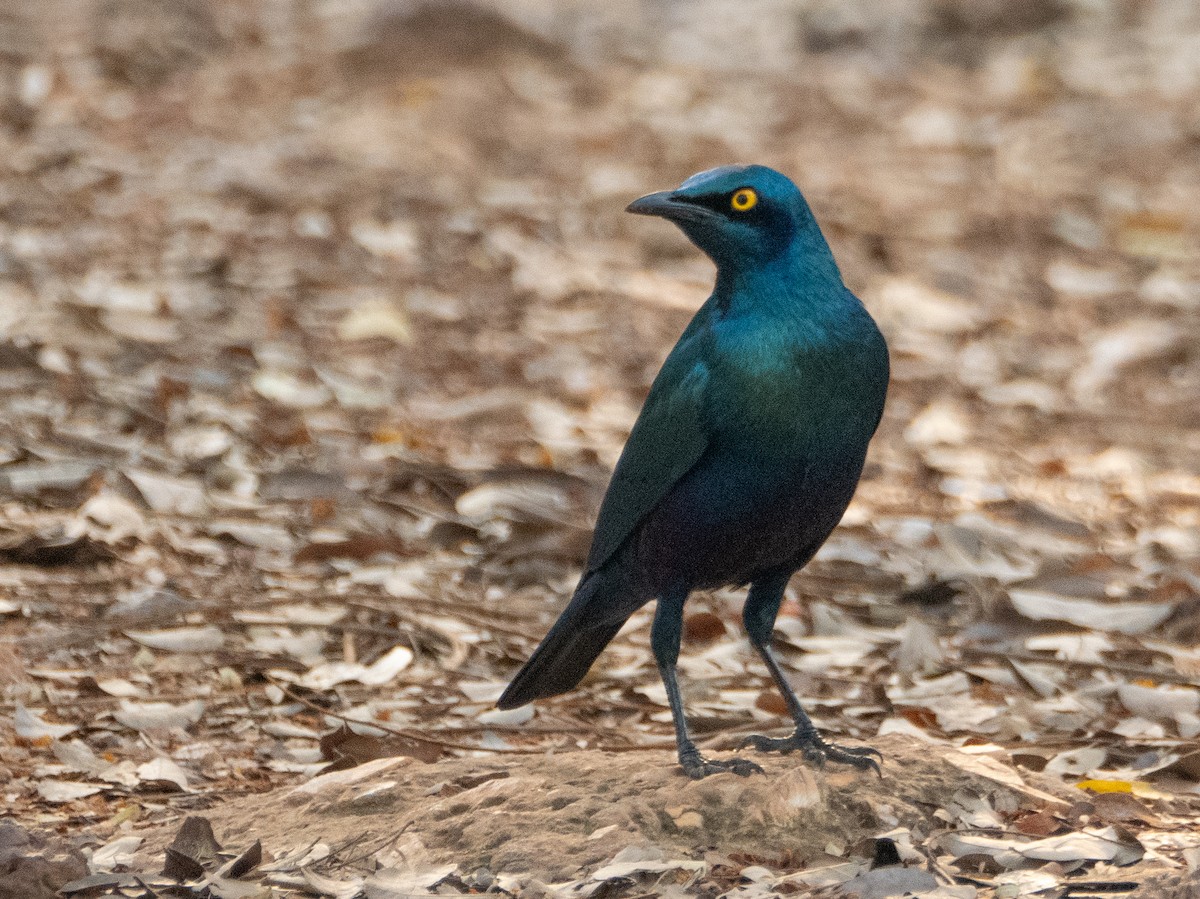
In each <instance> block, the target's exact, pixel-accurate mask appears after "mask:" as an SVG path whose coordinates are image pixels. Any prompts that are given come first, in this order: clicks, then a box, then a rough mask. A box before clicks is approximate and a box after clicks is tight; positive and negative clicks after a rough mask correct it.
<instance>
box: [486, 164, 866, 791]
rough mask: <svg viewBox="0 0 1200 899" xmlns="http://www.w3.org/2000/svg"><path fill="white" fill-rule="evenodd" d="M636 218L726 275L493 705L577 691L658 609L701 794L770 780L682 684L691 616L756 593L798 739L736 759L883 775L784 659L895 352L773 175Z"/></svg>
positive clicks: (787, 188)
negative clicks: (818, 714)
mask: <svg viewBox="0 0 1200 899" xmlns="http://www.w3.org/2000/svg"><path fill="white" fill-rule="evenodd" d="M627 211H628V212H631V213H635V214H637V215H646V216H657V217H660V218H664V219H666V220H668V221H670V222H673V223H674V224H675V225H677V226H678V227H679V228H680V229H681V230H682V231H683V233H684V234H685V235H686V236H687V237H688V238H689V239H690V240H691V242H692V243H693V244H695V245H696V247H698V248H699V249H700V250H701V251H703V252H704V253H705V254H707V255H708V257H709V258H710V259H711V260H712V262H713V263H714V264H715V265H716V281H715V285H714V287H713V291H712V294H711V296H709V298H708V300H707V301H706V302H705V303H704V304H703V305H702V306H701V307H700V309H699V310H698V311H697V313H696V315H695V316H694V317H693V318H692V320H691V322H690V323H689V324H688V325H687V327H686V328H685V330H684V331H683V334H682V336H681V337H680V338H679V341H678V343H676V345H675V347H674V348H673V349H672V350H671V352H670V354H669V355H668V356H667V358H666V360H665V361H664V363H663V365H662V368H661V370H660V371H659V373H658V375H657V376H656V377H655V379H654V382H653V384H652V385H651V387H650V392H649V394H648V395H647V397H646V401H645V404H644V405H643V407H642V410H641V412H640V413H639V415H638V418H637V420H636V421H635V423H634V425H633V429H632V430H631V432H630V435H629V438H628V440H627V441H626V444H625V447H624V449H623V451H622V453H621V456H620V458H619V459H618V461H617V465H616V468H615V469H614V470H613V475H612V479H611V481H610V482H609V485H608V489H607V491H606V492H605V495H604V499H603V501H602V503H601V506H600V511H599V514H598V516H597V520H596V526H595V529H594V532H593V536H592V544H591V549H590V551H589V554H588V557H587V562H586V564H585V566H584V571H583V574H582V576H581V578H580V580H579V583H578V586H577V587H576V589H575V592H574V594H573V596H572V597H571V600H570V601H569V602H568V604H567V606H566V607H565V609H564V610H563V612H562V614H561V615H560V616H559V618H558V620H557V621H556V622H555V623H554V625H553V626H552V627H551V628H550V630H549V632H548V633H547V634H546V636H545V638H544V639H543V640H542V641H541V643H540V644H539V645H538V646H537V648H536V649H535V650H534V652H533V654H532V655H531V656H530V657H529V660H528V661H527V662H526V663H525V665H524V666H523V667H522V668H521V669H520V670H519V671H518V672H517V674H516V675H515V677H514V678H513V679H512V681H511V682H510V683H509V685H508V686H507V688H506V689H505V691H504V692H503V694H502V695H501V696H500V699H499V700H498V702H497V705H498V707H499V708H501V709H511V708H517V707H519V706H523V705H525V704H527V703H529V702H531V701H533V700H535V699H541V698H545V697H549V696H556V695H559V694H562V693H565V692H567V691H569V690H571V689H572V688H574V687H575V686H576V685H578V683H579V682H580V681H581V680H582V679H583V677H584V675H585V674H586V673H587V672H588V670H589V669H590V668H591V666H592V663H593V662H594V661H595V660H596V658H597V657H598V656H599V655H600V653H601V651H602V650H603V649H604V647H605V646H607V645H608V643H609V641H611V640H612V638H613V637H614V636H615V635H616V634H617V631H619V630H620V629H621V627H622V625H624V623H625V622H626V621H627V620H628V619H629V617H630V616H631V615H632V614H633V613H634V612H636V611H637V610H638V609H640V608H642V607H643V606H644V605H646V604H647V603H649V602H650V601H651V600H655V601H656V606H655V611H654V619H653V624H652V625H651V631H650V644H651V649H652V650H653V654H654V658H655V661H656V663H657V666H658V670H659V674H660V676H661V677H662V681H663V684H664V686H665V687H666V694H667V700H668V702H669V704H670V707H671V717H672V720H673V723H674V727H675V741H676V748H677V752H678V759H679V765H680V767H681V768H682V769H683V772H684V773H685V774H686V775H687V776H688V777H690V778H692V779H700V778H703V777H705V776H707V775H710V774H715V773H718V772H722V771H731V772H733V773H734V774H738V775H742V776H746V775H750V774H754V773H761V772H762V767H761V766H760V765H758V764H757V763H756V762H754V761H753V760H751V759H748V758H742V757H740V756H735V757H733V758H727V759H718V758H708V757H706V756H704V755H702V754H701V753H700V751H699V750H698V748H697V747H696V745H695V743H694V742H693V740H692V738H691V736H690V733H689V731H688V724H687V718H686V716H685V714H684V706H683V700H682V697H681V694H680V690H679V683H678V678H677V676H676V664H677V661H678V658H679V651H680V642H681V636H682V631H683V610H684V603H685V602H686V601H687V599H688V596H689V594H691V593H692V592H693V591H695V590H709V589H715V588H719V587H728V586H732V587H741V586H745V585H749V590H748V592H747V595H746V600H745V604H744V606H743V611H742V620H743V623H744V626H745V629H746V634H747V636H748V637H749V641H750V643H751V645H752V646H753V648H754V650H755V651H756V652H757V654H758V655H759V657H760V658H761V659H762V661H763V663H764V664H765V665H766V668H767V671H768V672H769V673H770V675H771V678H772V679H773V680H774V682H775V685H776V687H777V689H778V690H779V692H780V693H781V694H782V697H783V699H784V701H785V703H786V706H787V709H788V712H789V714H790V716H791V718H792V719H793V722H794V725H795V728H794V730H793V732H792V733H791V734H790V735H788V736H785V737H768V736H764V735H761V734H759V735H754V736H751V737H748V738H746V740H744V741H742V743H741V745H740V747H739V748H740V749H745V748H748V747H749V748H753V749H755V750H756V751H759V752H779V753H785V754H786V753H790V752H794V751H799V752H801V753H802V755H803V757H804V759H805V760H806V761H807V762H808V763H809V764H811V765H813V766H816V767H819V766H822V765H824V764H825V763H826V762H829V761H831V762H836V763H841V764H847V765H850V766H853V767H854V768H856V769H859V770H874V771H875V772H876V773H879V772H880V767H879V762H880V761H882V759H883V757H882V755H881V754H880V753H879V752H877V751H876V750H875V749H873V748H870V747H867V746H855V747H847V746H840V745H838V744H836V743H832V742H829V741H827V740H826V739H825V738H824V737H823V736H822V735H821V734H820V733H819V732H818V731H817V729H816V727H815V726H814V725H813V723H812V721H811V719H810V718H809V716H808V715H807V714H806V713H805V711H804V709H803V708H802V707H801V704H800V701H799V699H798V698H797V697H796V694H795V691H794V690H793V689H792V687H791V685H790V684H789V683H788V679H787V676H786V674H785V672H784V669H783V667H782V665H781V664H780V662H779V660H778V658H777V657H776V654H775V652H774V650H773V649H772V647H771V634H772V631H773V629H774V627H775V619H776V617H777V615H778V613H779V609H780V605H781V603H782V601H783V598H784V591H785V589H786V587H787V584H788V581H789V579H790V578H791V576H792V575H793V574H794V573H795V572H797V571H799V570H800V569H801V568H803V567H804V566H805V565H806V564H807V563H808V561H809V560H810V559H811V558H812V557H813V555H815V554H816V552H817V550H818V549H819V548H820V547H821V545H822V544H823V543H824V542H825V540H826V538H828V537H829V535H830V533H831V532H832V531H833V529H834V528H835V527H836V526H837V524H838V522H839V521H840V520H841V517H842V515H843V513H844V512H845V510H846V507H847V506H848V505H849V503H850V500H851V498H852V496H853V495H854V492H855V489H856V488H857V486H858V481H859V478H860V477H861V474H862V469H863V465H864V462H865V459H866V454H867V446H868V443H869V442H870V440H871V438H872V436H873V435H874V434H875V431H876V428H877V427H878V425H879V422H880V419H881V417H882V414H883V407H884V400H885V398H886V395H887V388H888V379H889V359H888V349H887V343H886V342H885V340H884V338H883V335H882V334H881V333H880V331H879V328H878V327H877V326H876V324H875V321H874V320H873V319H872V318H871V315H870V314H869V313H868V311H867V310H866V308H865V307H864V306H863V304H862V303H861V302H860V301H859V299H858V298H857V297H856V296H855V295H854V294H853V293H852V292H851V291H850V290H849V289H848V288H847V287H846V286H845V284H844V283H843V281H842V276H841V272H840V270H839V269H838V266H837V263H836V262H835V261H834V257H833V253H832V251H831V250H830V249H829V245H828V243H827V242H826V241H825V238H824V236H823V235H822V233H821V229H820V228H819V227H818V225H817V221H816V219H815V217H814V216H813V213H812V210H811V209H810V207H809V205H808V203H807V201H806V200H805V199H804V196H803V194H802V193H801V192H800V190H799V189H798V188H797V187H796V185H795V184H794V183H793V182H792V181H791V180H790V179H789V178H788V177H787V176H785V175H783V174H781V173H780V172H778V171H775V170H774V169H771V168H767V167H765V166H761V165H744V166H722V167H720V168H714V169H710V170H708V171H704V172H700V173H699V174H696V175H693V176H692V177H690V178H688V179H687V180H686V181H684V182H683V183H682V184H681V185H680V186H679V187H678V188H676V189H674V190H666V191H660V192H658V193H652V194H648V195H646V196H644V197H641V198H639V199H637V200H634V201H633V202H632V203H630V204H629V206H628V207H627Z"/></svg>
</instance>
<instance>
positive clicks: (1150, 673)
mask: <svg viewBox="0 0 1200 899" xmlns="http://www.w3.org/2000/svg"><path fill="white" fill-rule="evenodd" d="M962 655H963V658H964V659H968V658H973V659H987V660H989V661H995V660H997V659H998V660H1000V661H1004V660H1007V659H1015V660H1016V661H1018V662H1029V663H1030V664H1035V665H1055V666H1058V667H1060V668H1071V667H1079V668H1093V669H1095V668H1103V669H1104V670H1105V671H1116V672H1118V673H1120V674H1128V675H1130V676H1131V677H1143V678H1146V679H1147V680H1157V681H1163V682H1166V683H1172V684H1185V685H1188V686H1193V687H1194V686H1200V679H1197V678H1195V677H1188V676H1187V675H1186V674H1180V673H1179V672H1177V671H1167V670H1165V669H1160V668H1146V667H1144V666H1142V665H1127V664H1123V663H1121V662H1109V661H1103V662H1083V661H1080V660H1079V659H1059V658H1055V657H1053V656H1044V655H1038V654H1037V653H1033V652H1025V651H1022V650H1005V651H1003V652H1000V651H993V650H987V649H979V648H976V647H970V646H968V647H964V648H963V651H962Z"/></svg>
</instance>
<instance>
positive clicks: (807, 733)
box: [742, 572, 883, 774]
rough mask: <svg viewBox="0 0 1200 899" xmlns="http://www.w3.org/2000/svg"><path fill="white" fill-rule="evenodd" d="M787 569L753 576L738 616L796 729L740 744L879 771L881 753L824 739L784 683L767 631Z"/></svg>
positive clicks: (772, 623)
mask: <svg viewBox="0 0 1200 899" xmlns="http://www.w3.org/2000/svg"><path fill="white" fill-rule="evenodd" d="M789 576H790V572H788V573H781V574H778V575H775V576H773V577H770V578H764V579H762V580H757V581H755V582H754V583H753V584H751V585H750V594H749V595H748V596H747V597H746V605H745V606H744V607H743V609H742V620H743V622H744V623H745V625H746V633H747V635H748V636H749V637H750V643H751V644H752V645H753V646H754V648H755V649H756V650H757V651H758V654H759V655H760V656H761V657H762V660H763V661H764V662H765V663H766V665H767V670H768V671H770V672H771V678H772V679H773V680H774V681H775V686H777V687H778V688H779V692H780V693H781V694H782V695H783V700H784V702H786V703H787V707H788V711H789V712H790V713H791V716H792V720H793V721H795V722H796V729H795V731H793V732H792V734H791V735H790V736H787V737H766V736H763V735H762V734H754V735H753V736H750V737H747V738H746V739H745V740H744V741H743V742H742V745H743V746H753V747H754V748H755V749H757V750H758V751H759V752H782V753H785V754H786V753H789V752H794V751H795V750H797V749H799V750H800V751H801V752H803V753H804V757H805V758H806V759H807V760H808V761H809V762H810V763H811V764H813V765H815V766H817V767H821V766H822V765H824V764H825V763H826V762H827V761H828V762H839V763H841V764H843V765H851V766H852V767H854V768H857V769H859V770H860V771H865V770H873V771H874V772H875V773H876V774H880V773H881V772H880V770H879V762H878V761H876V758H879V759H882V758H883V756H882V755H881V754H880V753H879V751H878V750H875V749H872V748H871V747H869V746H839V745H838V744H837V743H828V742H826V741H825V738H824V737H822V736H821V734H820V733H819V732H818V731H817V728H816V727H815V726H814V725H813V723H812V719H811V718H809V717H808V713H807V712H805V711H804V708H803V707H802V706H801V705H800V700H799V699H797V698H796V693H795V691H794V690H793V689H792V685H791V684H789V683H788V681H787V676H786V675H785V674H784V673H783V667H782V666H781V665H780V664H779V660H778V659H777V658H775V653H774V652H773V651H772V650H771V631H773V630H774V629H775V617H776V616H777V615H778V614H779V606H780V603H782V602H783V591H784V590H785V589H786V588H787V582H788V577H789Z"/></svg>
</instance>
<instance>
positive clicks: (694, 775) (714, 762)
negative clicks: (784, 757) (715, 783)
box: [679, 749, 763, 780]
mask: <svg viewBox="0 0 1200 899" xmlns="http://www.w3.org/2000/svg"><path fill="white" fill-rule="evenodd" d="M679 767H681V768H683V773H684V774H686V775H687V776H688V777H690V778H691V779H692V780H700V779H701V778H703V777H707V776H708V775H710V774H719V773H721V772H722V771H732V772H733V773H734V774H736V775H737V776H738V777H749V776H750V775H751V774H762V773H763V769H762V766H761V765H759V764H758V763H757V762H752V761H750V759H742V758H737V757H734V758H731V759H706V758H705V757H704V756H702V755H701V754H700V752H699V750H696V749H693V750H691V751H690V752H681V753H680V754H679Z"/></svg>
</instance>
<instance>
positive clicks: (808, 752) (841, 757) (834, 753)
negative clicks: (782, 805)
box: [741, 731, 883, 776]
mask: <svg viewBox="0 0 1200 899" xmlns="http://www.w3.org/2000/svg"><path fill="white" fill-rule="evenodd" d="M741 745H742V747H752V748H754V749H756V750H757V751H759V752H779V753H782V754H784V755H787V754H788V753H791V752H796V751H800V752H802V753H803V754H804V760H805V761H806V762H808V763H809V764H810V765H812V766H813V767H814V768H824V767H825V764H826V763H827V762H835V763H837V764H839V765H849V766H850V767H852V768H855V769H856V770H858V771H874V772H875V773H876V774H879V775H880V776H882V774H883V771H882V769H881V768H880V767H879V763H880V762H882V761H883V754H882V753H880V752H879V750H878V749H874V748H872V747H870V746H839V745H838V744H836V743H826V742H825V741H824V740H823V739H821V735H820V734H817V733H812V732H809V733H802V732H800V731H796V732H794V733H792V734H791V735H790V736H787V737H766V736H763V735H762V734H753V735H751V736H749V737H746V738H745V739H744V740H742V743H741Z"/></svg>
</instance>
